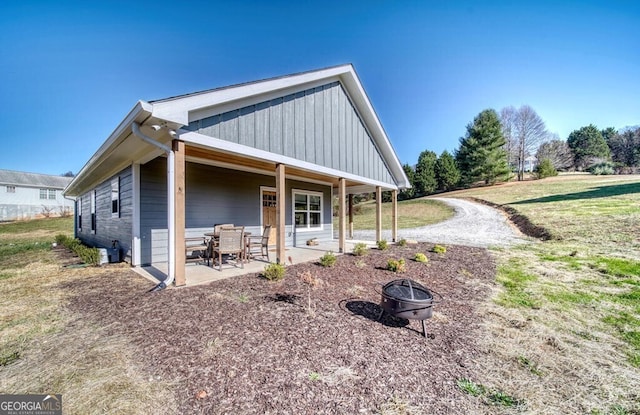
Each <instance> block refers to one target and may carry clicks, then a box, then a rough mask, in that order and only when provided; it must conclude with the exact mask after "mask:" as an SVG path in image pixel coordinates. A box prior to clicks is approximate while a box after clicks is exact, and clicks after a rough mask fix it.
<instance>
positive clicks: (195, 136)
mask: <svg viewBox="0 0 640 415" xmlns="http://www.w3.org/2000/svg"><path fill="white" fill-rule="evenodd" d="M178 134H179V136H180V140H182V141H184V142H185V143H189V144H194V145H197V146H199V147H202V148H210V149H213V150H219V151H224V152H229V153H233V154H239V155H243V156H246V157H250V158H254V159H257V160H265V161H269V162H272V163H281V164H284V165H286V166H290V167H296V168H299V169H303V170H308V171H312V172H315V173H320V174H326V175H327V176H331V177H342V178H345V179H347V180H352V181H356V182H360V183H363V184H368V185H371V186H380V187H383V188H385V189H389V190H393V189H397V186H394V185H392V184H389V183H384V182H381V181H378V180H371V179H369V178H366V177H362V176H358V175H355V174H351V173H347V172H343V171H340V170H335V169H331V168H328V167H324V166H320V165H318V164H313V163H309V162H306V161H302V160H298V159H296V158H293V157H287V156H283V155H280V154H275V153H271V152H269V151H265V150H260V149H257V148H255V147H250V146H245V145H242V144H237V143H232V142H230V141H226V140H222V139H219V138H215V137H209V136H207V135H203V134H199V133H196V132H193V131H185V130H180V131H179V132H178Z"/></svg>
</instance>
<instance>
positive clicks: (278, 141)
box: [186, 82, 395, 185]
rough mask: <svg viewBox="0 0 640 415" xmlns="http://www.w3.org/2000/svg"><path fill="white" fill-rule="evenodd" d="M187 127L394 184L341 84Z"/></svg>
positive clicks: (336, 83) (271, 101)
mask: <svg viewBox="0 0 640 415" xmlns="http://www.w3.org/2000/svg"><path fill="white" fill-rule="evenodd" d="M186 129H188V130H190V131H195V132H198V133H200V134H203V135H207V136H209V137H215V138H219V139H222V140H226V141H230V142H234V143H238V144H242V145H246V146H250V147H255V148H257V149H260V150H265V151H269V152H271V153H275V154H279V155H284V156H288V157H292V158H296V159H298V160H303V161H306V162H309V163H314V164H318V165H321V166H324V167H328V168H332V169H336V170H340V171H344V172H348V173H351V174H355V175H358V176H362V177H366V178H369V179H373V180H377V181H380V182H384V183H389V184H391V185H395V182H394V180H393V177H392V175H391V173H390V172H389V169H388V168H387V166H386V164H385V162H384V160H383V158H382V157H381V155H380V153H379V151H378V149H377V147H376V146H375V144H374V142H373V140H372V139H371V137H370V135H369V132H368V131H367V129H366V127H365V126H364V124H363V122H362V120H361V119H360V117H359V115H358V113H357V111H356V110H355V108H354V106H353V104H352V103H351V101H350V99H349V97H348V95H347V94H346V93H345V91H344V89H343V88H342V85H341V84H340V83H339V82H332V83H329V84H326V85H323V86H319V87H316V88H310V89H307V90H304V91H300V92H297V93H295V94H289V95H286V96H284V97H280V98H275V99H271V100H269V101H265V102H261V103H258V104H255V105H250V106H246V107H242V108H239V109H235V110H232V111H227V112H224V113H222V114H217V115H213V116H210V117H206V118H203V119H200V120H195V121H192V122H190V123H189V125H188V126H187V127H186Z"/></svg>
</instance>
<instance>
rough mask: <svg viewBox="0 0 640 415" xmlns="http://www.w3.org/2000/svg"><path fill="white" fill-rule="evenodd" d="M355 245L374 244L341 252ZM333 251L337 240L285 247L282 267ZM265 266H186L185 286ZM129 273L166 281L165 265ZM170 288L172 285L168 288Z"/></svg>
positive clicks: (258, 262)
mask: <svg viewBox="0 0 640 415" xmlns="http://www.w3.org/2000/svg"><path fill="white" fill-rule="evenodd" d="M359 242H363V243H365V244H367V246H369V247H374V246H375V245H376V244H375V242H372V241H354V240H348V241H346V246H345V252H346V253H349V252H351V251H353V246H354V245H355V244H357V243H359ZM329 251H331V252H333V253H334V254H336V255H341V254H339V253H338V241H336V240H334V241H326V242H320V243H319V244H318V245H315V246H303V247H295V248H294V247H288V248H286V257H285V260H284V262H285V264H286V265H290V264H292V263H293V264H300V263H303V262H311V261H317V260H318V259H320V257H321V256H323V255H324V254H326V253H327V252H329ZM269 257H270V259H271V260H272V261H275V247H272V248H270V250H269ZM267 264H268V262H267V259H266V258H261V257H259V258H256V259H252V260H251V262H248V263H245V264H244V268H240V267H239V266H237V267H236V266H235V263H234V262H233V261H232V262H231V263H228V264H223V265H222V271H219V270H218V267H217V266H215V267H211V266H207V263H206V261H205V262H197V263H196V262H193V263H189V264H187V266H186V268H185V271H186V286H187V287H191V286H194V285H199V284H206V283H209V282H212V281H217V280H221V279H225V278H231V277H236V276H240V275H246V274H253V273H257V272H262V271H263V270H264V267H265V266H266V265H267ZM133 270H134V271H135V272H137V273H138V274H140V275H141V276H143V277H145V278H147V279H149V280H150V281H152V282H153V283H154V284H157V283H159V282H161V281H164V280H165V279H166V278H167V263H166V262H161V263H157V264H153V265H150V266H143V267H134V268H133ZM172 288H173V286H172Z"/></svg>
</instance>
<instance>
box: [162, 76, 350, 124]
mask: <svg viewBox="0 0 640 415" xmlns="http://www.w3.org/2000/svg"><path fill="white" fill-rule="evenodd" d="M352 70H353V69H352V66H351V65H343V66H338V67H334V68H327V69H323V70H319V71H314V72H307V73H302V74H299V75H293V76H285V77H282V78H276V79H272V80H265V81H261V82H260V81H259V82H254V83H249V84H246V85H242V84H241V85H238V86H235V87H234V86H231V87H228V88H221V89H218V90H213V91H210V92H204V93H200V94H195V95H190V96H184V97H177V98H175V99H168V100H166V101H159V102H154V103H153V116H154V117H156V118H161V119H164V120H167V121H171V122H175V123H178V124H182V125H188V124H189V113H191V112H194V111H200V110H203V109H206V108H208V107H212V106H218V105H222V104H226V103H228V102H232V101H237V100H242V99H246V98H248V97H253V96H256V95H263V94H269V93H272V92H274V91H280V90H283V89H287V88H291V87H295V86H299V85H304V84H307V83H312V82H315V81H318V80H320V79H325V78H331V77H335V76H339V75H342V74H344V73H346V72H348V71H352Z"/></svg>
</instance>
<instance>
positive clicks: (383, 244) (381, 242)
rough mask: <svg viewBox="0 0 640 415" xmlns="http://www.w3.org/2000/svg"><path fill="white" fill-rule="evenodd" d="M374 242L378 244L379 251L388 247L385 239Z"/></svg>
mask: <svg viewBox="0 0 640 415" xmlns="http://www.w3.org/2000/svg"><path fill="white" fill-rule="evenodd" d="M376 244H377V245H378V249H379V250H381V251H384V250H385V249H387V248H388V247H389V244H388V243H387V241H386V240H385V239H381V240H379V241H378V242H376Z"/></svg>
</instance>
